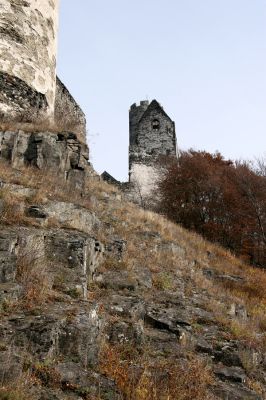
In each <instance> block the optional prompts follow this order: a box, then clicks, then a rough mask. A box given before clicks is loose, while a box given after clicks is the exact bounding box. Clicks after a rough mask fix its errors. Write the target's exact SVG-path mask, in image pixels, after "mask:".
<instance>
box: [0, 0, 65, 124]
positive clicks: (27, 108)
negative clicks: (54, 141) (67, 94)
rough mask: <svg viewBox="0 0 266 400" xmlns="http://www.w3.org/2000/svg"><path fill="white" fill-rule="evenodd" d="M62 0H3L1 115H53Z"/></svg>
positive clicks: (19, 117) (0, 3)
mask: <svg viewBox="0 0 266 400" xmlns="http://www.w3.org/2000/svg"><path fill="white" fill-rule="evenodd" d="M58 3H59V0H0V59H1V63H0V117H1V120H9V119H10V120H13V121H14V120H24V121H26V122H29V121H30V120H31V119H33V118H34V117H35V116H36V114H37V115H38V116H40V115H42V114H43V115H45V117H48V118H49V117H51V118H53V114H54V104H55V95H56V48H57V25H58Z"/></svg>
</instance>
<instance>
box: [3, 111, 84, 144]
mask: <svg viewBox="0 0 266 400" xmlns="http://www.w3.org/2000/svg"><path fill="white" fill-rule="evenodd" d="M23 117H24V118H25V115H23ZM30 119H32V116H31V115H30V116H29V120H30ZM83 129H84V127H83V126H82V125H78V124H77V123H75V122H73V121H71V120H70V119H68V118H67V116H66V115H64V116H62V118H57V120H56V121H54V120H52V119H51V118H47V117H44V116H43V117H42V118H38V119H37V120H36V121H33V122H23V121H22V122H19V121H17V122H16V121H1V122H0V130H1V131H3V132H5V131H12V132H17V131H19V130H21V131H23V132H27V133H32V132H50V133H60V132H64V131H68V132H73V133H75V134H76V135H77V139H78V140H79V141H80V142H81V143H86V132H84V131H83Z"/></svg>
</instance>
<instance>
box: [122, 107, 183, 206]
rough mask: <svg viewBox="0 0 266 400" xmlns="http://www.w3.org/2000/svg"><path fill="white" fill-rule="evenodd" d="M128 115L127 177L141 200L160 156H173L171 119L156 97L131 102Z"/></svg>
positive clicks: (157, 173)
mask: <svg viewBox="0 0 266 400" xmlns="http://www.w3.org/2000/svg"><path fill="white" fill-rule="evenodd" d="M129 119H130V144H129V181H130V182H131V183H132V186H133V188H132V191H134V192H135V194H136V196H137V197H140V198H141V202H143V201H144V200H145V198H148V197H149V196H150V195H151V193H152V192H153V190H154V189H155V188H156V183H157V181H158V179H159V177H160V169H161V168H162V166H161V164H159V161H160V159H161V158H162V156H169V157H176V135H175V123H174V122H173V121H172V120H171V119H170V118H169V116H168V115H167V114H166V113H165V111H164V110H163V108H162V107H161V105H160V104H159V103H158V102H157V101H156V100H153V101H152V102H151V103H149V102H147V101H142V102H141V103H140V105H139V106H136V104H133V106H131V109H130V112H129ZM159 165H160V166H159Z"/></svg>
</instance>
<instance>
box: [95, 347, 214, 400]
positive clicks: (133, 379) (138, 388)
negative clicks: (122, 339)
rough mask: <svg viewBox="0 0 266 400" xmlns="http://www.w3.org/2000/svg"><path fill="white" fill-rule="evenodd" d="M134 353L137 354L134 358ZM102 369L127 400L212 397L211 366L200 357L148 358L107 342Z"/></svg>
mask: <svg viewBox="0 0 266 400" xmlns="http://www.w3.org/2000/svg"><path fill="white" fill-rule="evenodd" d="M134 356H135V357H134ZM100 371H101V372H102V373H104V374H105V375H107V376H108V377H109V378H111V379H113V380H114V381H115V383H116V385H117V387H118V388H119V390H120V391H121V394H122V396H123V399H125V400H176V399H178V400H191V399H194V400H207V399H212V398H213V397H212V396H211V395H210V393H209V388H210V386H211V385H212V383H213V377H212V374H211V372H210V369H209V368H208V367H207V366H206V365H205V364H204V363H203V362H202V361H200V360H197V359H191V360H171V361H170V360H157V361H149V360H147V359H145V356H138V355H136V353H135V354H134V352H133V355H132V350H131V352H129V351H125V350H124V349H123V348H122V346H117V347H111V346H110V345H107V344H105V345H104V347H103V349H102V352H101V355H100Z"/></svg>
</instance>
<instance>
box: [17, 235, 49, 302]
mask: <svg viewBox="0 0 266 400" xmlns="http://www.w3.org/2000/svg"><path fill="white" fill-rule="evenodd" d="M16 279H17V281H18V282H19V283H21V285H22V286H23V298H22V305H23V306H24V307H25V308H29V309H30V308H34V307H36V306H39V305H41V304H43V303H44V302H45V301H47V300H48V299H49V298H50V296H51V288H52V285H53V279H52V277H51V274H50V273H49V272H48V268H47V265H46V261H45V258H44V255H43V249H42V244H41V241H38V238H36V237H35V238H34V237H32V238H31V239H30V241H29V242H28V243H26V244H24V246H23V247H20V252H19V254H18V257H17V275H16Z"/></svg>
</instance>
